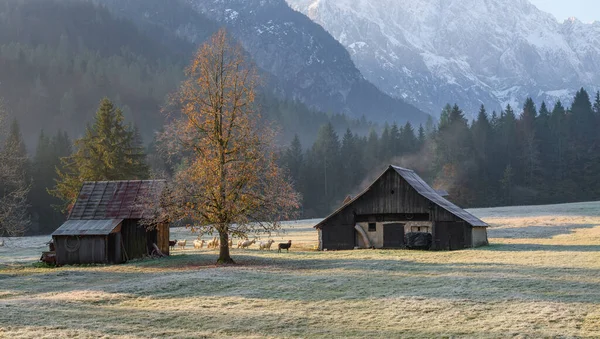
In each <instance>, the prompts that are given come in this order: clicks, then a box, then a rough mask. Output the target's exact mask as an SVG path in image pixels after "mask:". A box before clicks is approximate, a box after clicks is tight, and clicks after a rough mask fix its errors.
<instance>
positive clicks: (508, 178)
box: [500, 164, 515, 206]
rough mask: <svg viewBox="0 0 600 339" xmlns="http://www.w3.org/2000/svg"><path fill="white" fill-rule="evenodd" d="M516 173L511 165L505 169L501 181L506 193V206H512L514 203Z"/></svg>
mask: <svg viewBox="0 0 600 339" xmlns="http://www.w3.org/2000/svg"><path fill="white" fill-rule="evenodd" d="M514 175H515V174H514V171H513V168H512V166H511V165H510V164H509V165H508V166H506V168H505V169H504V172H503V175H502V180H501V181H500V182H501V184H502V189H503V191H504V204H505V205H507V206H510V205H512V203H513V177H514Z"/></svg>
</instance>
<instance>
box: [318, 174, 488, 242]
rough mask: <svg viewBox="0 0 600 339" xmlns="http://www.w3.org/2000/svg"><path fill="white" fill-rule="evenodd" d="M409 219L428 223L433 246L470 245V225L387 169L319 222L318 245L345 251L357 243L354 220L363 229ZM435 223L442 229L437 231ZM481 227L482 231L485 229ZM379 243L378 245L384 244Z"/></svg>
mask: <svg viewBox="0 0 600 339" xmlns="http://www.w3.org/2000/svg"><path fill="white" fill-rule="evenodd" d="M411 221H427V222H430V225H431V233H432V237H433V240H434V241H433V244H432V249H438V250H444V249H459V248H465V247H471V246H472V244H473V241H472V238H473V236H472V228H471V226H470V225H468V224H467V223H465V222H464V221H463V220H461V219H460V218H458V217H456V216H455V215H454V214H452V213H450V212H448V211H446V210H445V209H443V208H441V207H439V206H438V205H436V204H434V203H432V202H431V201H429V200H428V199H427V198H425V197H423V196H422V195H421V194H419V193H418V192H417V191H416V190H415V189H414V188H413V187H412V186H411V185H410V184H409V183H408V182H407V181H406V180H405V179H404V178H402V176H400V175H398V174H397V173H396V172H395V171H394V170H391V169H390V170H388V171H386V172H385V173H384V174H383V175H382V176H381V177H380V178H379V179H378V180H377V181H376V182H375V183H374V184H373V185H372V186H371V187H370V188H369V189H368V190H367V191H366V192H364V193H363V194H362V195H361V196H360V197H358V198H357V199H356V200H355V201H353V202H351V203H350V204H349V205H347V206H345V207H344V208H343V209H342V210H340V211H339V212H338V213H337V214H335V215H333V216H332V217H331V218H329V219H328V220H326V221H325V222H324V223H323V224H321V225H320V232H321V242H320V248H321V249H331V250H344V249H352V248H354V247H355V246H357V245H360V244H359V243H357V240H356V236H355V232H356V231H355V230H354V226H355V225H356V224H357V223H360V224H361V225H362V226H363V228H364V227H365V225H363V224H362V223H366V222H377V224H378V227H379V225H380V223H382V222H398V223H409V222H411ZM438 224H439V225H441V226H440V227H441V229H440V230H438V232H437V234H436V228H437V227H438V226H437V225H438ZM482 229H483V230H484V231H485V228H482ZM478 232H479V231H478ZM479 233H481V232H479ZM367 234H368V232H367ZM436 235H437V242H436ZM478 236H479V237H481V235H478ZM379 240H381V239H379ZM380 242H381V244H379V242H377V245H383V242H382V241H380ZM377 245H376V246H377Z"/></svg>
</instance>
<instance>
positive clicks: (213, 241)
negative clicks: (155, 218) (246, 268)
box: [169, 237, 292, 252]
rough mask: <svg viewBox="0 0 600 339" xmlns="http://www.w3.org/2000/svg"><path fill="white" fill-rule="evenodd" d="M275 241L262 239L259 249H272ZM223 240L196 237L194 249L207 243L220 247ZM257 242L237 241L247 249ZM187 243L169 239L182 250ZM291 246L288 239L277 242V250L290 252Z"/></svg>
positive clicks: (172, 245)
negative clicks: (207, 239)
mask: <svg viewBox="0 0 600 339" xmlns="http://www.w3.org/2000/svg"><path fill="white" fill-rule="evenodd" d="M274 242H275V240H273V239H269V240H267V241H261V242H259V243H258V249H259V250H261V251H262V250H269V251H270V250H271V245H273V243H274ZM220 243H221V241H220V240H219V238H217V237H214V238H212V239H211V240H209V241H206V240H202V239H196V240H194V249H202V248H204V246H205V245H206V248H209V249H211V248H219V246H220ZM254 244H256V239H252V240H240V241H238V243H237V248H241V249H247V248H249V247H250V246H252V245H254ZM186 245H187V239H184V240H170V241H169V246H170V247H171V249H175V247H176V246H177V247H179V248H181V249H182V250H183V249H185V246H186ZM290 247H292V241H291V240H288V242H286V243H279V244H277V252H281V250H287V251H288V252H289V251H290ZM229 248H233V240H232V239H229Z"/></svg>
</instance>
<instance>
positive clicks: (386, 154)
mask: <svg viewBox="0 0 600 339" xmlns="http://www.w3.org/2000/svg"><path fill="white" fill-rule="evenodd" d="M380 143H381V147H379V152H377V154H378V159H377V160H378V162H380V163H387V162H389V161H390V159H391V158H392V157H393V156H394V152H393V146H392V138H391V134H390V125H389V124H388V123H387V122H386V123H385V125H384V127H383V132H381V139H380Z"/></svg>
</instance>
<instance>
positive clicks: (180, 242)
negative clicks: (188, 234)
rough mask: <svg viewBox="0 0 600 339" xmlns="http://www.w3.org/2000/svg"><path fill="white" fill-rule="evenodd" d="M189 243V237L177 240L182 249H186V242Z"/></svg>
mask: <svg viewBox="0 0 600 339" xmlns="http://www.w3.org/2000/svg"><path fill="white" fill-rule="evenodd" d="M186 243H187V239H185V240H178V241H177V246H179V247H181V249H185V244H186Z"/></svg>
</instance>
